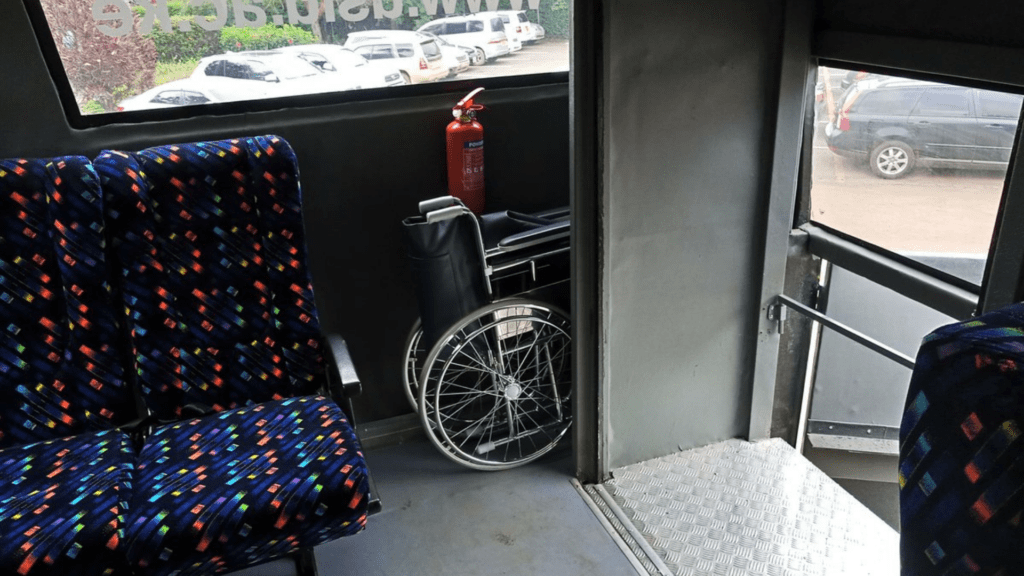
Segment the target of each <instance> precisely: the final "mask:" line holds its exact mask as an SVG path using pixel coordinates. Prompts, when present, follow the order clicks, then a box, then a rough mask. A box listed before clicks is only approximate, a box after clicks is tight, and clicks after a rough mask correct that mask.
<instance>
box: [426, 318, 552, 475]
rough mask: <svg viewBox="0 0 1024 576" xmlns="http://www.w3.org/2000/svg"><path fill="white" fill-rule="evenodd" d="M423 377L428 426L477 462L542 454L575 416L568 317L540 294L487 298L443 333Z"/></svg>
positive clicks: (448, 446)
mask: <svg viewBox="0 0 1024 576" xmlns="http://www.w3.org/2000/svg"><path fill="white" fill-rule="evenodd" d="M418 381H419V383H420V385H419V399H418V400H419V402H418V403H419V413H420V418H421V420H422V423H423V428H424V430H425V431H426V433H427V436H428V437H429V438H430V439H431V441H432V442H433V443H434V444H435V446H437V447H438V448H439V449H440V450H441V453H442V454H444V455H446V456H447V457H449V458H451V459H452V460H454V461H455V462H458V463H459V464H462V465H464V466H467V467H469V468H474V469H477V470H505V469H508V468H513V467H516V466H520V465H522V464H526V463H527V462H531V461H533V460H536V459H537V458H539V457H541V456H542V455H544V454H546V453H547V452H549V451H551V449H553V448H554V447H555V446H556V445H557V444H558V442H559V441H560V440H561V439H562V438H563V437H564V436H565V433H566V432H567V431H568V429H569V426H570V425H571V423H572V410H571V394H572V342H571V340H570V321H569V318H568V316H567V315H566V314H565V313H564V312H562V311H561V310H559V309H558V308H555V307H553V306H551V305H549V304H546V303H542V302H538V301H534V300H524V299H513V300H501V301H498V302H494V303H492V304H488V305H486V306H484V307H482V308H480V309H478V310H476V311H474V312H472V313H470V314H468V315H466V316H465V317H463V318H462V320H460V321H458V322H456V323H455V324H454V325H453V326H452V327H451V328H449V329H448V330H447V331H446V332H445V333H444V334H443V335H442V336H441V338H439V339H438V341H437V342H436V343H435V344H434V346H433V347H432V348H431V350H430V354H429V355H427V357H426V359H425V361H424V363H423V366H422V369H421V372H420V377H419V379H418Z"/></svg>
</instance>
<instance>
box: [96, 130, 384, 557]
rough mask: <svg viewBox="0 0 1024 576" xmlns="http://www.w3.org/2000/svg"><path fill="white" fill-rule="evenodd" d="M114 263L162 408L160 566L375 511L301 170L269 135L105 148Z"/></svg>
mask: <svg viewBox="0 0 1024 576" xmlns="http://www.w3.org/2000/svg"><path fill="white" fill-rule="evenodd" d="M95 164H96V167H97V170H98V172H99V173H100V175H101V178H102V185H103V188H104V191H105V193H106V194H107V197H108V202H107V206H108V210H107V214H108V223H109V227H110V229H111V234H110V236H111V238H112V243H113V256H112V259H113V260H115V261H116V263H117V268H118V269H119V270H120V271H121V272H122V274H123V276H122V278H121V282H119V285H120V288H121V291H122V292H121V295H122V298H123V300H124V303H125V310H126V313H127V315H128V323H129V326H130V327H131V331H132V334H131V342H132V348H133V352H134V358H135V364H136V369H137V371H138V381H139V385H140V388H141V390H142V391H143V395H144V396H145V398H146V403H147V405H148V406H149V407H150V408H151V409H152V410H153V412H155V413H156V414H157V415H158V416H160V417H161V418H175V417H177V416H180V415H181V414H182V411H183V409H184V408H185V406H186V404H189V403H199V404H202V405H205V406H208V407H211V408H212V409H213V410H214V411H215V412H216V413H215V414H210V415H207V416H205V417H202V418H198V419H193V420H188V421H187V422H181V423H175V424H168V425H165V426H162V427H158V428H157V429H156V431H155V432H154V433H153V434H152V435H151V436H149V437H148V438H147V439H146V441H145V443H144V445H143V447H142V450H141V452H140V454H139V459H138V470H137V474H136V476H135V478H134V480H135V485H136V487H137V492H136V494H135V497H134V498H133V500H132V502H131V507H130V513H129V520H128V528H127V533H126V542H127V545H128V556H129V559H130V563H131V565H132V567H133V568H134V569H135V570H137V571H138V572H140V573H145V574H147V575H153V576H156V575H162V574H175V575H183V574H215V573H220V572H224V571H228V570H234V569H238V568H241V567H243V566H247V565H250V564H256V563H260V562H263V561H266V560H270V559H272V558H275V557H279V556H281V555H283V554H287V553H290V552H292V551H294V550H296V549H298V548H299V547H308V546H315V545H317V544H320V543H322V542H326V541H328V540H331V539H334V538H337V537H339V536H344V535H347V534H352V533H354V532H357V531H359V530H361V529H362V528H363V527H364V526H365V523H366V513H367V507H368V502H367V500H368V483H367V476H366V467H365V463H364V461H363V457H362V454H361V451H360V447H359V444H358V441H357V440H356V437H355V435H354V434H353V432H352V427H351V425H350V424H349V423H348V421H347V420H346V419H345V417H344V415H343V413H342V412H341V410H340V409H339V408H338V406H337V405H336V404H334V403H333V402H332V401H330V400H328V399H326V398H322V397H318V396H311V394H313V393H315V391H316V390H318V389H319V388H320V387H321V386H322V385H323V383H324V378H323V374H324V357H323V353H322V350H321V344H320V343H321V335H320V327H319V323H318V320H317V315H316V310H315V306H314V302H313V293H312V287H311V284H310V279H309V275H308V272H307V268H306V263H305V240H304V236H303V227H302V216H301V194H300V189H299V180H298V167H297V164H296V161H295V156H294V153H293V152H292V150H291V148H290V147H289V146H288V144H287V143H286V142H285V141H284V140H281V139H280V138H277V137H273V136H268V137H259V138H249V139H240V140H230V141H220V142H200V143H196V144H182V145H174V146H162V147H158V148H150V149H148V150H143V151H141V152H138V153H123V152H111V151H107V152H104V153H103V154H102V155H101V156H100V157H99V158H97V159H96V161H95Z"/></svg>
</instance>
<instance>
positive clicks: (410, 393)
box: [402, 318, 429, 412]
mask: <svg viewBox="0 0 1024 576" xmlns="http://www.w3.org/2000/svg"><path fill="white" fill-rule="evenodd" d="M422 340H423V324H422V322H421V321H420V319H419V318H417V319H416V322H414V323H413V325H412V329H411V330H409V335H408V336H407V337H406V338H405V355H404V357H403V358H402V360H403V362H402V365H403V369H402V384H403V386H402V389H403V390H405V397H406V398H407V399H408V400H409V405H410V406H412V409H413V412H418V411H419V409H420V408H419V400H418V399H419V394H420V387H419V377H420V367H421V363H422V362H423V358H424V357H425V356H426V355H427V352H429V350H425V349H424V348H423V346H424V345H423V343H422Z"/></svg>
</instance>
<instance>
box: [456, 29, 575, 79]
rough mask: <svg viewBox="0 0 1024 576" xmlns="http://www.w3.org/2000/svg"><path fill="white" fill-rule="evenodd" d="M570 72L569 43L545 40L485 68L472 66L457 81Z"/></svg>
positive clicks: (485, 65)
mask: <svg viewBox="0 0 1024 576" xmlns="http://www.w3.org/2000/svg"><path fill="white" fill-rule="evenodd" d="M568 70H569V41H568V40H564V39H562V38H545V39H544V40H541V41H540V42H537V43H536V44H532V45H529V44H528V45H525V46H523V49H522V50H520V51H518V52H514V53H512V54H509V55H508V56H503V57H501V58H498V59H497V60H495V61H494V62H488V63H487V64H484V65H483V66H471V67H470V68H469V70H466V71H465V72H463V73H461V74H459V75H458V76H457V77H456V80H472V79H474V78H489V77H493V76H513V75H516V74H539V73H541V72H565V71H568Z"/></svg>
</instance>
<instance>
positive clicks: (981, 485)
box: [899, 304, 1024, 576]
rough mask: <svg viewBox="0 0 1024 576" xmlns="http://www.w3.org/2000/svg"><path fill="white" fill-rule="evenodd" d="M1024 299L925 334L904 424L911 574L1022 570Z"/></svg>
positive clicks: (906, 557) (904, 558)
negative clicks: (1019, 302) (1022, 302)
mask: <svg viewBox="0 0 1024 576" xmlns="http://www.w3.org/2000/svg"><path fill="white" fill-rule="evenodd" d="M1022 367H1024V304H1015V305H1012V306H1009V307H1007V308H1003V309H1001V310H998V311H995V312H990V313H987V314H984V315H982V316H980V317H977V318H974V319H971V320H968V321H965V322H960V323H956V324H951V325H949V326H944V327H942V328H939V329H937V330H935V331H934V332H932V333H931V334H929V335H928V336H926V337H925V339H924V341H923V343H922V345H921V348H920V350H919V352H918V355H917V362H916V365H915V367H914V373H913V376H912V378H911V383H910V390H909V393H908V396H907V403H906V408H905V412H904V416H903V422H902V424H901V427H900V459H899V483H900V516H901V517H900V525H901V534H900V540H901V541H900V548H901V550H900V556H901V563H902V573H903V575H904V576H925V575H929V576H930V575H936V576H938V575H940V574H1007V575H1009V574H1024V548H1022V547H1021V546H1020V543H1021V542H1022V541H1024V528H1022V526H1021V519H1022V512H1024V490H1022V489H1024V442H1022V441H1021V430H1022V427H1024V372H1022V371H1021V369H1022Z"/></svg>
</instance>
